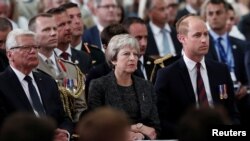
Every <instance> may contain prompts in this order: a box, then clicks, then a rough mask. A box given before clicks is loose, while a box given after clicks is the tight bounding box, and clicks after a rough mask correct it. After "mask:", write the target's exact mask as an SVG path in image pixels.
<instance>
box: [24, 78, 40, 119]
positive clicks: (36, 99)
mask: <svg viewBox="0 0 250 141" xmlns="http://www.w3.org/2000/svg"><path fill="white" fill-rule="evenodd" d="M24 80H25V81H27V82H28V88H29V93H30V97H31V100H32V105H33V108H34V109H35V110H36V111H37V112H38V113H39V115H45V110H44V107H43V105H42V103H41V101H40V99H39V97H38V93H37V91H36V88H35V87H34V85H33V83H32V78H31V77H30V76H28V75H27V76H25V77H24Z"/></svg>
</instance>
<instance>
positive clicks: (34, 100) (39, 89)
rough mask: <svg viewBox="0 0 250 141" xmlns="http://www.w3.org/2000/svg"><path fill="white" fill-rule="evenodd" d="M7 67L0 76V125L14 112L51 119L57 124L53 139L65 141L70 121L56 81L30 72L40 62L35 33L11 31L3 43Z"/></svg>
mask: <svg viewBox="0 0 250 141" xmlns="http://www.w3.org/2000/svg"><path fill="white" fill-rule="evenodd" d="M6 48H7V57H8V59H9V63H10V67H8V68H7V69H6V70H5V71H4V72H3V73H1V74H0V123H2V122H3V121H4V120H5V119H6V118H7V117H8V116H10V115H11V114H13V113H15V112H18V111H20V112H30V113H33V114H34V115H36V116H37V117H40V116H50V117H52V118H53V119H54V120H55V121H56V122H57V127H58V128H57V130H56V134H55V138H56V139H58V140H62V141H66V140H67V139H68V138H69V134H68V133H72V130H73V129H72V128H73V126H72V122H71V121H70V119H69V118H68V117H67V116H65V113H64V111H63V106H62V103H61V101H60V95H59V91H58V88H57V84H56V82H55V81H54V80H53V79H52V78H51V77H50V76H48V75H45V74H43V73H39V72H33V69H35V68H36V66H37V65H38V63H39V61H38V58H37V51H38V49H39V47H38V46H37V45H36V41H35V36H34V33H33V32H31V31H27V30H22V29H14V30H13V31H11V32H10V33H9V35H8V37H7V41H6Z"/></svg>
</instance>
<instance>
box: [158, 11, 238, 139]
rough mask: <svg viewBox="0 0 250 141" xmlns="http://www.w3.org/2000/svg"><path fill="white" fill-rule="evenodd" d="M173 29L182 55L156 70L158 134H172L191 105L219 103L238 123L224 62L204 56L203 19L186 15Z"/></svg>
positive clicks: (170, 135) (205, 41) (206, 43)
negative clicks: (181, 46)
mask: <svg viewBox="0 0 250 141" xmlns="http://www.w3.org/2000/svg"><path fill="white" fill-rule="evenodd" d="M177 31H178V39H179V40H180V42H181V43H182V45H183V52H184V54H183V57H182V58H181V59H179V60H178V61H176V62H175V63H173V64H171V65H170V66H168V67H166V68H163V69H161V70H159V71H158V74H157V78H156V83H155V91H156V94H157V96H158V98H157V99H158V101H157V107H158V112H159V118H160V120H161V128H162V132H161V135H162V138H164V139H166V138H176V134H175V132H176V124H177V123H178V122H179V120H180V118H181V117H182V116H183V115H184V113H185V112H186V111H187V110H188V109H189V108H191V107H197V108H200V107H203V106H204V107H215V106H216V105H222V106H223V107H224V108H225V109H226V111H227V112H228V115H229V117H230V118H231V120H232V121H233V123H238V122H239V121H238V117H237V116H238V115H237V112H236V107H235V103H234V91H233V83H232V80H231V77H230V74H229V71H228V69H227V67H226V65H224V64H221V63H218V62H215V61H212V60H208V59H205V57H204V56H205V55H206V54H207V52H208V49H209V36H208V30H207V27H206V24H205V22H204V21H203V20H202V19H201V18H200V17H198V16H195V15H188V16H185V17H183V18H181V19H180V20H179V21H178V22H177ZM219 88H220V89H219Z"/></svg>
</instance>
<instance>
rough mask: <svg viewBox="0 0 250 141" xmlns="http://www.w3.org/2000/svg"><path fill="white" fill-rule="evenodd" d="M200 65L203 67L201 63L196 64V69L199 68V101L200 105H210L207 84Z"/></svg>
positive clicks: (197, 81)
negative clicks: (206, 89)
mask: <svg viewBox="0 0 250 141" xmlns="http://www.w3.org/2000/svg"><path fill="white" fill-rule="evenodd" d="M200 67H201V63H197V64H196V69H197V80H196V83H197V95H198V102H199V105H200V107H201V106H205V107H209V105H208V100H207V94H206V91H205V86H204V83H203V79H202V77H201V72H200Z"/></svg>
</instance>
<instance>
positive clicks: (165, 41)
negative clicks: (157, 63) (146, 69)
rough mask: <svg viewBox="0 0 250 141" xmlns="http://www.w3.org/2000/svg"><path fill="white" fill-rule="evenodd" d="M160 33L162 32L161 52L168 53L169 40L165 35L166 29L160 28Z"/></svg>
mask: <svg viewBox="0 0 250 141" xmlns="http://www.w3.org/2000/svg"><path fill="white" fill-rule="evenodd" d="M161 33H162V45H163V51H162V53H163V54H164V55H166V54H169V53H170V48H169V41H168V37H167V34H168V31H167V30H166V29H162V30H161Z"/></svg>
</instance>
